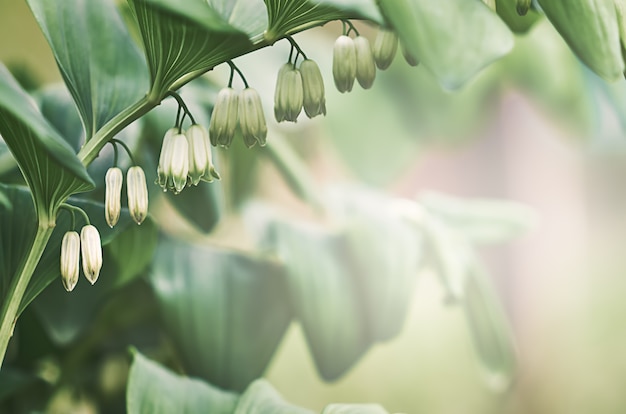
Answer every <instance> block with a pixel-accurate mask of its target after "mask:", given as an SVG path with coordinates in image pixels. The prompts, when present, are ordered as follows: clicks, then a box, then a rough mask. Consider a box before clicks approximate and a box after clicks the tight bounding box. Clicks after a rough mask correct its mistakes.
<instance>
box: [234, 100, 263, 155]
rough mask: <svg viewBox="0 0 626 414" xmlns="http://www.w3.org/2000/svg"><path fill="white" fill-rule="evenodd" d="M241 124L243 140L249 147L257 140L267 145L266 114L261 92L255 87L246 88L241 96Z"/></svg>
mask: <svg viewBox="0 0 626 414" xmlns="http://www.w3.org/2000/svg"><path fill="white" fill-rule="evenodd" d="M239 125H240V127H241V134H242V135H243V142H244V143H245V144H246V146H247V147H248V148H251V147H253V146H254V145H255V144H256V143H257V142H258V143H259V145H261V146H263V145H265V140H266V138H267V125H266V123H265V114H264V113H263V106H262V105H261V98H260V97H259V93H258V92H257V91H256V89H254V88H246V89H244V90H243V91H241V95H240V96H239Z"/></svg>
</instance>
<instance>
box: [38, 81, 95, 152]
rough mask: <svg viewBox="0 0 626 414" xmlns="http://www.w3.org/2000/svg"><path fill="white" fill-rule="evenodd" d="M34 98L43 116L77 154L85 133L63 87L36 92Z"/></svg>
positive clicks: (59, 85) (72, 101) (53, 87)
mask: <svg viewBox="0 0 626 414" xmlns="http://www.w3.org/2000/svg"><path fill="white" fill-rule="evenodd" d="M34 98H35V100H36V101H37V103H38V104H39V110H41V113H42V114H43V116H44V117H45V118H46V119H47V120H48V122H49V123H50V124H51V125H52V126H53V127H54V128H55V129H56V130H57V131H59V134H60V135H61V136H62V137H63V139H65V141H67V143H68V144H70V146H71V147H72V149H73V150H74V151H75V152H78V150H80V147H81V144H82V143H83V142H84V136H85V132H84V130H83V125H82V123H81V120H80V114H79V113H78V111H77V110H76V105H75V104H74V100H73V99H72V95H70V93H69V91H68V90H67V88H66V87H65V85H63V84H56V85H52V86H48V87H46V88H44V89H42V90H39V91H37V92H36V94H35V96H34Z"/></svg>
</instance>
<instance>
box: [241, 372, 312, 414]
mask: <svg viewBox="0 0 626 414" xmlns="http://www.w3.org/2000/svg"><path fill="white" fill-rule="evenodd" d="M233 414H313V411H311V410H307V409H305V408H300V407H296V406H295V405H292V404H289V403H288V402H286V401H285V400H284V399H283V397H282V396H281V395H280V394H279V393H278V391H276V390H275V389H274V387H272V385H271V384H270V383H269V382H267V381H266V380H264V379H259V380H256V381H254V382H253V383H252V384H250V386H248V388H247V389H246V391H245V392H244V393H243V394H242V395H241V396H240V397H239V401H238V402H237V407H236V409H235V411H234V412H233Z"/></svg>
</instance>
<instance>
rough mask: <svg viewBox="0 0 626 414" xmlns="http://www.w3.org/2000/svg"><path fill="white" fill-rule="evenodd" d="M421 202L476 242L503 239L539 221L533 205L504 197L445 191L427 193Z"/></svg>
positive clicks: (526, 229) (451, 226)
mask: <svg viewBox="0 0 626 414" xmlns="http://www.w3.org/2000/svg"><path fill="white" fill-rule="evenodd" d="M419 201H420V203H421V204H422V205H423V206H424V207H426V209H427V210H428V211H429V212H430V213H431V214H433V215H435V216H437V217H438V218H439V219H441V220H442V221H443V222H444V223H446V225H447V226H449V227H450V228H453V229H454V230H455V231H457V232H459V233H460V234H462V235H463V236H464V237H465V238H466V239H467V240H468V241H470V242H473V243H485V244H487V243H501V242H504V241H508V240H511V239H513V238H515V237H518V236H520V235H521V234H523V233H525V232H526V231H528V229H529V228H531V227H532V226H533V224H534V223H535V222H536V215H535V214H534V212H533V210H531V209H530V208H529V207H527V206H524V205H522V204H520V203H515V202H512V201H503V200H490V199H471V200H463V199H460V198H455V197H451V196H448V195H444V194H437V193H430V192H428V193H425V194H423V195H421V196H420V197H419Z"/></svg>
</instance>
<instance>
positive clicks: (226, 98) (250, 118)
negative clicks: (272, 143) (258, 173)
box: [209, 86, 267, 148]
mask: <svg viewBox="0 0 626 414" xmlns="http://www.w3.org/2000/svg"><path fill="white" fill-rule="evenodd" d="M237 125H239V129H240V130H241V135H242V138H243V142H244V143H245V144H246V146H247V147H248V148H251V147H253V146H254V145H256V144H259V145H261V146H263V145H265V142H266V139H267V124H266V122H265V113H264V112H263V106H262V104H261V97H260V96H259V93H258V92H257V91H256V89H254V88H250V87H246V88H244V89H243V90H242V91H241V92H240V93H237V91H235V90H234V89H233V88H232V87H230V86H228V87H226V88H223V89H222V90H221V91H220V92H219V93H218V94H217V100H216V101H215V106H214V107H213V113H212V114H211V121H210V123H209V136H210V138H211V144H213V145H214V146H218V145H220V146H222V147H224V148H228V147H230V145H231V144H232V142H233V139H234V138H235V132H236V130H237Z"/></svg>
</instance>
